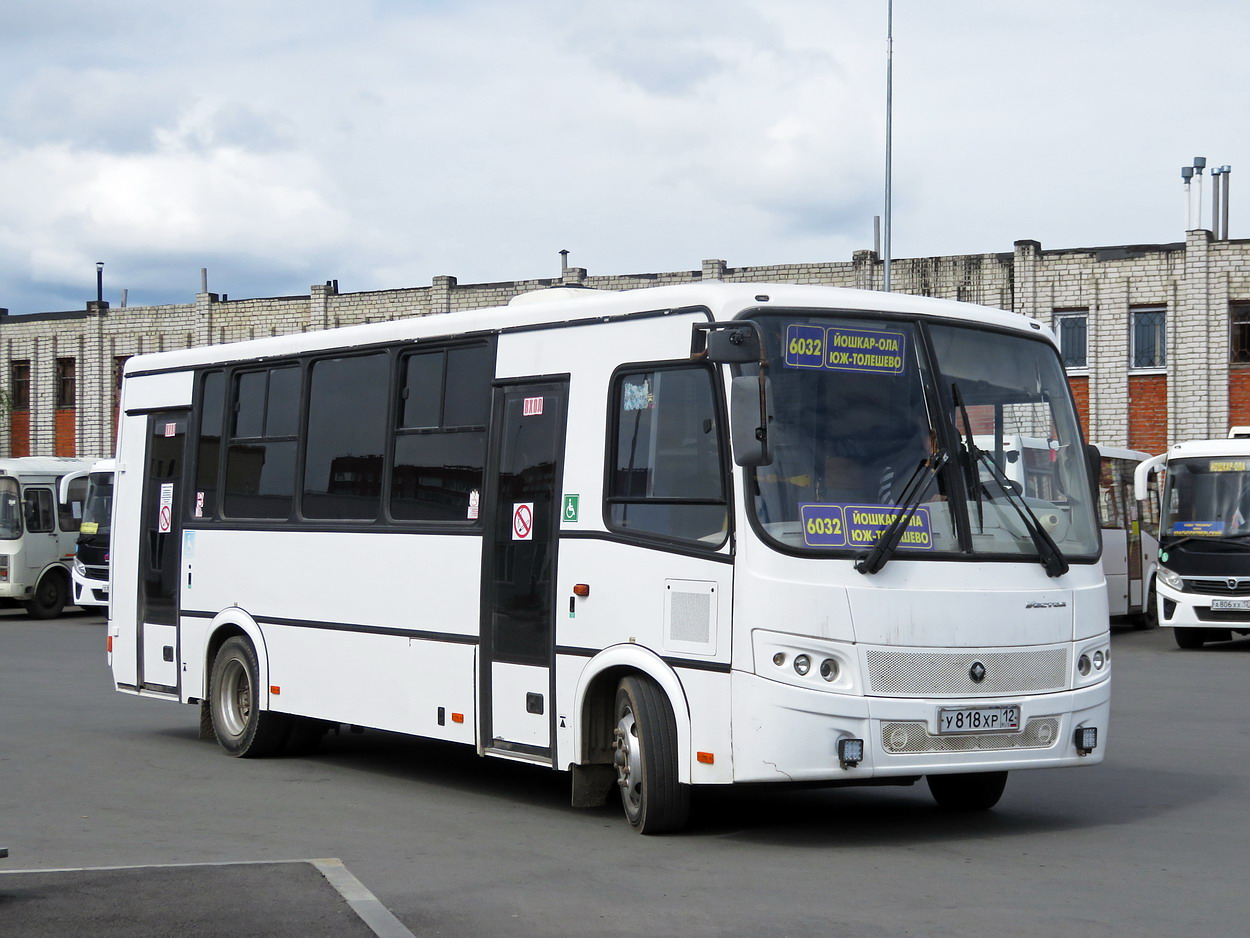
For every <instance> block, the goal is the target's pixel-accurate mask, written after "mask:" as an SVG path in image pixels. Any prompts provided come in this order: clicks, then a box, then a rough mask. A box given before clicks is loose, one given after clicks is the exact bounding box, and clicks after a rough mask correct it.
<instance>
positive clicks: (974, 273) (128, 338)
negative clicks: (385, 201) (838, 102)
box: [0, 230, 1250, 458]
mask: <svg viewBox="0 0 1250 938" xmlns="http://www.w3.org/2000/svg"><path fill="white" fill-rule="evenodd" d="M881 273H882V271H881V262H880V258H879V257H878V256H877V255H876V254H875V253H874V252H872V251H857V252H855V254H854V256H853V257H852V259H851V260H850V261H849V262H831V263H821V264H785V265H775V266H762V267H729V266H728V265H727V264H726V263H725V262H724V261H723V260H705V261H704V262H703V264H702V267H701V269H699V270H683V271H670V272H666V273H649V274H619V275H604V276H588V275H587V272H586V271H585V270H584V269H582V268H569V269H567V270H566V271H565V272H564V276H563V277H562V278H560V279H534V280H520V281H511V282H503V283H474V284H461V283H458V282H457V281H456V278H454V277H435V278H434V279H433V282H432V283H431V285H430V286H428V287H406V288H400V289H394V290H379V291H369V292H362V293H341V292H340V291H339V289H338V284H337V282H336V281H330V282H327V283H326V284H324V285H315V286H313V287H312V288H311V289H310V291H309V293H308V295H306V296H285V297H268V298H262V299H247V300H229V299H226V298H224V297H219V296H218V295H217V294H213V293H200V294H197V295H196V297H195V302H193V303H186V304H175V305H169V306H141V307H122V308H110V307H109V305H108V304H107V303H97V302H90V303H88V304H87V305H86V308H85V309H84V310H76V311H70V312H55V313H35V314H31V315H25V316H9V315H7V311H3V310H0V348H2V349H3V354H4V359H5V366H4V369H3V372H2V373H0V392H3V400H4V402H5V404H6V407H5V412H4V413H3V419H0V455H12V456H19V455H27V454H29V455H77V456H81V457H88V458H90V457H101V456H104V455H106V454H110V453H111V452H112V448H113V437H114V429H113V428H114V427H115V425H116V408H117V383H118V375H119V374H120V369H121V366H122V364H123V363H124V362H125V360H126V359H127V358H128V357H130V356H131V355H136V354H140V353H145V352H155V351H162V350H165V349H173V348H184V347H187V346H191V345H202V344H206V343H210V342H234V341H239V340H243V339H249V338H256V337H258V336H263V335H277V334H279V333H289V332H300V331H307V330H310V329H325V328H330V327H334V326H340V325H344V326H345V325H354V324H357V323H363V322H372V321H376V320H389V319H398V318H402V317H405V316H425V315H434V314H439V313H446V312H451V311H453V310H462V309H474V308H479V307H483V306H493V305H498V304H502V303H506V302H507V301H508V300H509V299H511V298H512V297H513V296H516V295H517V294H519V293H524V292H528V291H531V290H535V289H540V288H543V287H547V286H551V285H553V284H558V283H566V284H580V285H584V286H588V287H595V288H598V289H608V290H622V289H635V288H638V287H646V286H659V285H664V284H673V283H690V282H696V281H699V280H711V279H717V280H725V281H729V282H736V283H750V282H766V281H783V282H787V283H804V284H825V285H829V286H840V287H858V288H861V289H877V288H880V284H881ZM891 284H892V286H893V287H894V289H895V290H896V291H897V292H900V293H912V294H919V295H924V296H935V297H942V298H946V299H954V300H963V301H966V302H972V303H982V304H985V305H988V306H997V307H1001V308H1003V309H1007V310H1012V311H1015V312H1018V313H1022V314H1026V315H1029V316H1033V317H1036V318H1037V319H1040V320H1041V321H1042V322H1045V323H1048V324H1050V325H1052V326H1053V327H1054V328H1055V330H1056V331H1057V332H1058V334H1059V337H1060V344H1061V347H1062V350H1063V354H1064V361H1065V364H1066V366H1067V368H1068V375H1069V380H1070V382H1071V385H1072V389H1073V392H1074V394H1075V396H1076V399H1077V402H1078V406H1079V407H1080V411H1081V416H1082V419H1083V420H1084V421H1085V427H1086V431H1087V434H1088V436H1089V438H1090V439H1091V440H1093V441H1094V442H1097V443H1101V444H1103V445H1106V446H1128V447H1131V448H1133V449H1140V450H1146V451H1148V452H1152V453H1157V452H1162V451H1163V449H1164V448H1165V447H1166V446H1167V445H1168V444H1169V443H1171V442H1175V441H1179V440H1186V439H1197V438H1205V437H1218V436H1224V435H1225V433H1226V432H1227V429H1228V427H1229V426H1231V425H1238V424H1250V240H1217V239H1216V238H1214V237H1213V236H1212V234H1211V233H1210V232H1208V231H1203V230H1198V231H1190V232H1188V234H1187V237H1186V240H1185V241H1183V242H1177V243H1174V244H1153V245H1130V246H1121V247H1101V248H1074V249H1060V250H1043V249H1042V246H1041V245H1040V244H1038V243H1037V242H1036V241H1017V242H1016V244H1015V245H1014V250H1013V251H1012V252H1011V253H1002V254H973V255H960V256H949V257H924V258H904V259H895V260H894V261H893V263H892V268H891Z"/></svg>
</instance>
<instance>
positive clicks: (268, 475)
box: [222, 365, 300, 518]
mask: <svg viewBox="0 0 1250 938" xmlns="http://www.w3.org/2000/svg"><path fill="white" fill-rule="evenodd" d="M299 384H300V369H299V367H298V366H294V365H286V366H281V367H276V368H270V369H267V370H264V371H249V372H243V373H241V374H238V375H236V376H235V380H234V397H233V399H234V421H233V424H234V428H233V432H232V433H231V441H230V445H229V447H228V448H227V450H226V492H225V498H224V503H223V505H222V508H223V513H224V514H226V515H228V516H230V517H232V518H286V517H289V516H290V514H291V505H292V501H293V498H294V492H295V433H296V430H297V429H298V425H299V420H298V415H299Z"/></svg>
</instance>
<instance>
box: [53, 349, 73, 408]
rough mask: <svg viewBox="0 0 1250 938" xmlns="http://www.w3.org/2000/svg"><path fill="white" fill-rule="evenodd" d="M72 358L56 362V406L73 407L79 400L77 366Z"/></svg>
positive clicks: (59, 359)
mask: <svg viewBox="0 0 1250 938" xmlns="http://www.w3.org/2000/svg"><path fill="white" fill-rule="evenodd" d="M76 364H77V363H76V362H75V361H74V359H72V358H58V359H57V360H56V406H57V407H73V406H74V405H75V402H76V401H77V399H78V395H77V392H78V387H77V381H76V378H75V365H76Z"/></svg>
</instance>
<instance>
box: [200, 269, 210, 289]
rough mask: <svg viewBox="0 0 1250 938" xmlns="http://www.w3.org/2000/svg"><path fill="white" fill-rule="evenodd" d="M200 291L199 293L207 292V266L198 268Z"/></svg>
mask: <svg viewBox="0 0 1250 938" xmlns="http://www.w3.org/2000/svg"><path fill="white" fill-rule="evenodd" d="M200 292H201V293H207V292H208V268H207V267H201V268H200Z"/></svg>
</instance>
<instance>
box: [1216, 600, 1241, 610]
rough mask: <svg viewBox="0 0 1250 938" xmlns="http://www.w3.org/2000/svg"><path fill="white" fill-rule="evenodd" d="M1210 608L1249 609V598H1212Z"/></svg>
mask: <svg viewBox="0 0 1250 938" xmlns="http://www.w3.org/2000/svg"><path fill="white" fill-rule="evenodd" d="M1211 608H1212V609H1242V610H1244V609H1250V599H1213V600H1211Z"/></svg>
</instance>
